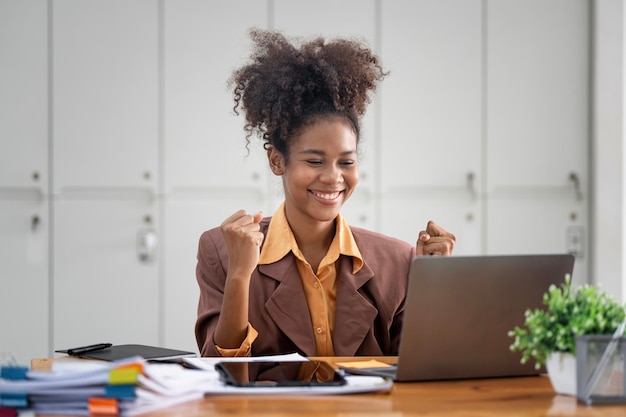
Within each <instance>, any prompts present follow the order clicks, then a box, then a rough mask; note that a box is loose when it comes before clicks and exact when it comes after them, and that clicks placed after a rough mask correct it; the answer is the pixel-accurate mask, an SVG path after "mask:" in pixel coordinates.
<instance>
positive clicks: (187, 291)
mask: <svg viewBox="0 0 626 417" xmlns="http://www.w3.org/2000/svg"><path fill="white" fill-rule="evenodd" d="M244 204H246V197H245V196H242V195H240V194H239V195H237V194H234V195H231V196H225V197H223V198H221V199H219V200H217V199H215V200H195V201H194V200H170V201H168V202H167V203H166V205H165V215H166V216H167V219H168V220H167V222H166V223H165V224H166V226H165V227H166V228H165V231H164V234H165V241H164V243H163V251H164V254H165V255H164V258H163V260H164V271H165V277H166V279H165V282H164V288H163V292H164V294H165V299H164V305H163V316H164V329H165V334H164V342H165V344H166V345H167V346H177V347H179V346H180V348H182V349H190V350H197V345H196V341H195V338H194V324H195V322H196V316H197V309H198V297H199V288H198V284H197V281H196V264H197V255H198V242H199V240H200V235H201V234H202V232H204V231H205V230H209V229H211V228H213V227H218V226H219V224H220V223H221V222H222V221H223V220H224V219H225V218H226V217H228V216H230V215H231V214H232V213H234V212H235V211H237V210H238V208H240V207H242V206H243V205H244Z"/></svg>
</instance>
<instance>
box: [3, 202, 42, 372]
mask: <svg viewBox="0 0 626 417" xmlns="http://www.w3.org/2000/svg"><path fill="white" fill-rule="evenodd" d="M48 236H49V222H48V203H47V202H46V201H45V200H39V199H23V200H8V199H4V198H1V197H0V283H1V285H2V290H0V318H1V320H0V352H6V353H12V354H14V355H15V357H16V359H17V360H18V361H19V363H21V364H24V365H28V364H29V361H30V359H32V358H46V357H49V356H50V354H51V350H50V349H49V347H48V342H49V337H50V334H49V329H50V323H49V317H50V303H49V302H48V298H49V297H48V294H49V285H48V279H49V278H48V277H49V275H48Z"/></svg>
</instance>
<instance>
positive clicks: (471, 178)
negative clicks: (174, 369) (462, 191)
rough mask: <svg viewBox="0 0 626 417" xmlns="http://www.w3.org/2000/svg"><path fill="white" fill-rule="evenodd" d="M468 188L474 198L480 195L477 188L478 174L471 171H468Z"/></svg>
mask: <svg viewBox="0 0 626 417" xmlns="http://www.w3.org/2000/svg"><path fill="white" fill-rule="evenodd" d="M467 189H468V190H469V193H470V194H471V195H472V198H473V199H476V197H477V196H478V191H477V190H476V176H475V175H474V173H473V172H471V171H470V172H468V173H467Z"/></svg>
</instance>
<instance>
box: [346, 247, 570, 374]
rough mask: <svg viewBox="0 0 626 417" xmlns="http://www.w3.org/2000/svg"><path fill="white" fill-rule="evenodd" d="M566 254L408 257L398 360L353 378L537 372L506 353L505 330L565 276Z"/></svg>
mask: <svg viewBox="0 0 626 417" xmlns="http://www.w3.org/2000/svg"><path fill="white" fill-rule="evenodd" d="M573 268H574V256H573V255H570V254H562V255H561V254H550V255H495V256H449V257H416V258H414V259H413V261H412V264H411V268H410V276H409V284H408V291H407V298H406V310H405V313H404V323H403V328H402V335H401V339H400V347H399V352H398V363H397V364H396V365H395V366H394V367H389V368H376V369H374V368H370V369H368V370H358V372H359V373H364V374H375V375H381V376H388V377H392V378H393V379H394V380H395V381H398V382H402V381H427V380H448V379H473V378H491V377H511V376H525V375H537V374H539V373H542V372H545V370H543V369H539V370H537V369H535V363H534V361H533V360H530V361H529V362H527V363H526V364H521V363H520V359H521V353H519V352H515V353H514V352H511V350H510V346H511V344H512V343H513V339H512V338H511V337H509V335H508V332H509V331H510V330H512V329H513V328H515V326H522V325H523V323H524V312H525V311H526V310H527V309H529V308H530V309H535V308H544V307H545V306H544V305H543V294H544V293H545V292H546V291H547V290H548V288H549V287H550V285H551V284H555V285H560V284H561V283H563V282H564V280H565V275H566V274H572V271H573Z"/></svg>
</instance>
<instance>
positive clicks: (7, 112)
mask: <svg viewBox="0 0 626 417" xmlns="http://www.w3.org/2000/svg"><path fill="white" fill-rule="evenodd" d="M47 16H48V7H47V2H46V1H44V0H40V1H29V2H24V1H19V0H2V1H0V74H1V76H0V190H4V191H5V192H8V191H14V192H19V193H20V194H24V193H28V194H37V196H39V197H41V194H42V193H47V184H48V180H47V178H48V175H47V171H48V23H47Z"/></svg>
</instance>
